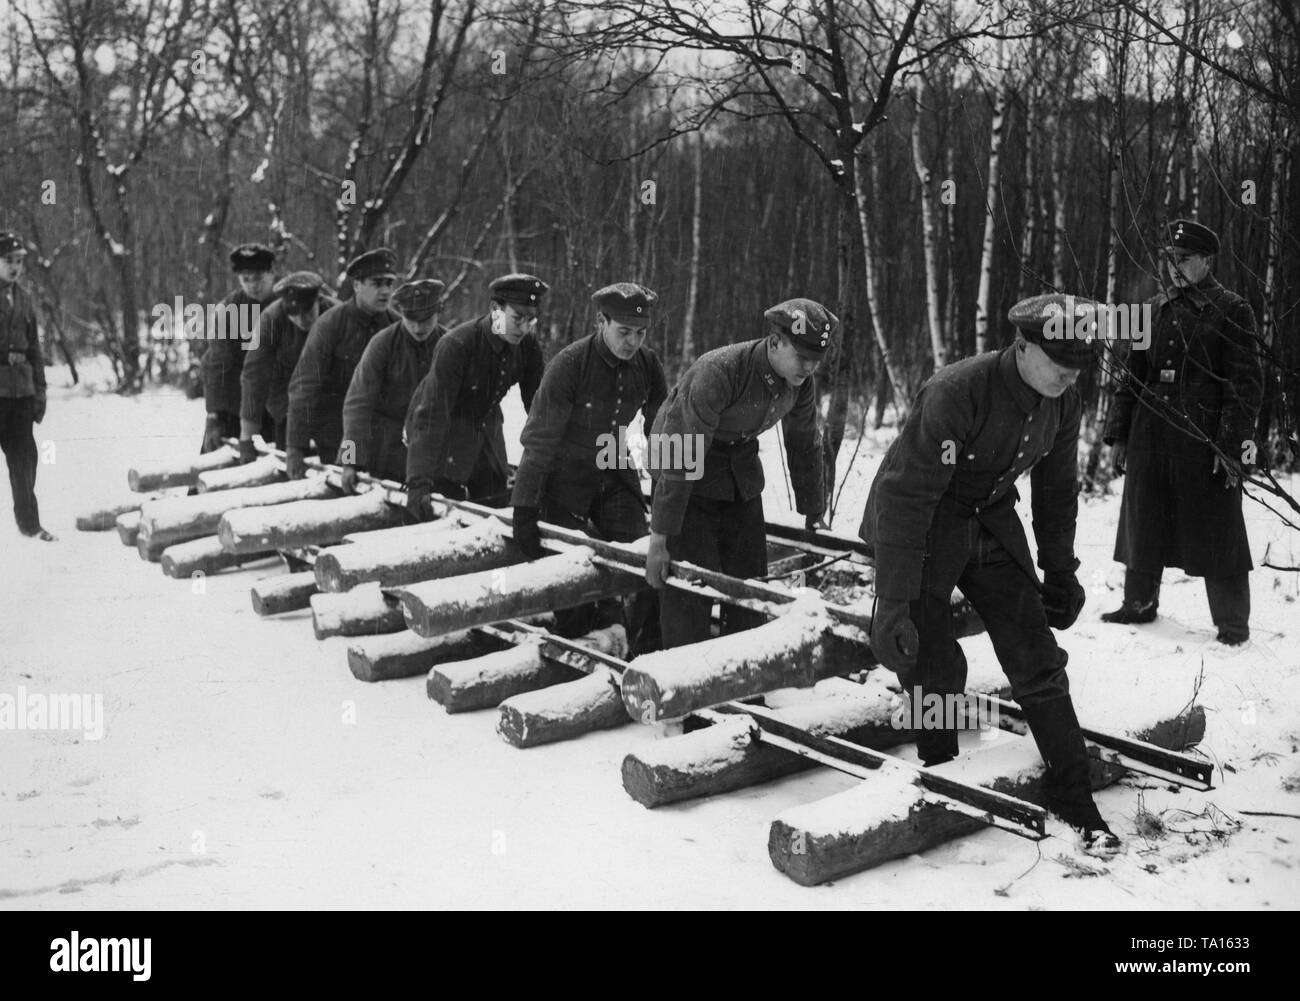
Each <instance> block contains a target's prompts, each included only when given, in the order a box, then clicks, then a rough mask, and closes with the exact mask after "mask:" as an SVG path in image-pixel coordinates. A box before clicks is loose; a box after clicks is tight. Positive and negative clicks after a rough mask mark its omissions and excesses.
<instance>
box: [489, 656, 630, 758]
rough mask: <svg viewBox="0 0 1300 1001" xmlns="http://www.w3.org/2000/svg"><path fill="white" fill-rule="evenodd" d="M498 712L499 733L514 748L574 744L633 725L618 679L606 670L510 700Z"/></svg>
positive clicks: (513, 697)
mask: <svg viewBox="0 0 1300 1001" xmlns="http://www.w3.org/2000/svg"><path fill="white" fill-rule="evenodd" d="M499 712H500V715H499V717H498V719H497V733H498V734H500V736H501V738H502V739H503V740H504V741H505V742H506V743H508V744H510V745H512V746H514V747H536V746H538V745H539V744H550V743H554V742H556V741H561V740H572V739H573V738H574V737H579V736H581V735H582V734H584V733H591V732H592V731H594V730H606V729H609V728H611V727H615V726H623V725H624V724H626V723H628V722H630V721H629V720H628V717H627V712H626V711H625V710H624V709H623V698H622V696H621V694H620V693H619V688H618V679H617V678H616V677H615V676H614V674H613V673H612V672H610V671H609V670H608V669H605V668H602V669H601V670H599V671H597V672H595V673H593V674H590V675H588V676H587V677H585V678H579V679H577V680H576V681H569V682H563V683H561V684H558V685H552V686H551V687H549V688H543V689H540V690H538V691H535V692H526V693H524V694H522V695H514V696H511V697H510V698H508V699H506V700H505V701H504V702H502V703H501V705H500V710H499Z"/></svg>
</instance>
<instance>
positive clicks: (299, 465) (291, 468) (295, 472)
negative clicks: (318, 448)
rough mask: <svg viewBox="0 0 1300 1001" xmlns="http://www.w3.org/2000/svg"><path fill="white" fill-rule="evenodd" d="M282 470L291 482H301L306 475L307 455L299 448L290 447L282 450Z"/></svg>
mask: <svg viewBox="0 0 1300 1001" xmlns="http://www.w3.org/2000/svg"><path fill="white" fill-rule="evenodd" d="M284 470H285V472H286V473H288V474H289V479H291V480H301V479H302V478H303V477H304V476H306V475H307V455H306V453H305V452H304V451H303V450H302V449H301V448H294V447H293V446H292V445H290V446H289V447H288V448H286V449H285V450H284Z"/></svg>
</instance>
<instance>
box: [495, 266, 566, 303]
mask: <svg viewBox="0 0 1300 1001" xmlns="http://www.w3.org/2000/svg"><path fill="white" fill-rule="evenodd" d="M550 288H551V286H549V285H547V284H546V282H544V281H542V280H541V279H540V278H538V277H537V276H536V275H525V274H510V275H502V276H501V277H500V278H494V279H493V280H492V283H491V284H490V285H488V290H489V291H490V292H491V293H492V298H493V299H500V300H501V301H502V302H508V303H510V305H512V306H540V305H541V304H542V296H544V295H546V293H547V292H548V291H550Z"/></svg>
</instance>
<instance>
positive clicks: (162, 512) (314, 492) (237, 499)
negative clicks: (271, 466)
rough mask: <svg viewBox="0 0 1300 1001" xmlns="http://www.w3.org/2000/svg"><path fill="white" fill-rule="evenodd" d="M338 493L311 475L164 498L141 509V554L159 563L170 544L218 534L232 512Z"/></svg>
mask: <svg viewBox="0 0 1300 1001" xmlns="http://www.w3.org/2000/svg"><path fill="white" fill-rule="evenodd" d="M337 496H338V492H337V491H335V490H334V489H333V488H332V487H331V486H330V485H329V484H327V483H326V482H325V481H324V479H320V478H316V477H309V478H308V479H305V480H294V481H292V482H290V483H272V484H271V485H270V486H265V487H243V488H241V489H238V490H220V491H217V492H216V493H208V494H196V495H195V496H193V497H162V498H159V499H158V500H152V501H149V502H148V503H146V504H145V505H144V506H143V507H142V508H140V541H141V543H142V544H143V546H144V548H142V549H141V553H140V555H141V556H143V557H144V558H145V559H148V560H152V561H154V562H155V563H156V562H157V561H158V560H159V559H160V558H161V557H162V551H163V550H164V549H166V548H167V547H168V546H174V545H176V543H178V542H189V541H190V540H191V539H201V538H203V537H204V536H205V535H216V534H217V526H218V525H220V524H221V517H222V515H224V514H226V512H228V511H234V510H237V509H239V508H244V507H263V506H266V505H272V504H288V503H290V502H291V501H301V500H312V499H321V500H324V499H325V498H327V497H337ZM261 548H263V549H264V548H266V547H261Z"/></svg>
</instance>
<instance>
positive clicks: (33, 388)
mask: <svg viewBox="0 0 1300 1001" xmlns="http://www.w3.org/2000/svg"><path fill="white" fill-rule="evenodd" d="M26 256H27V248H26V247H24V246H23V241H22V240H21V239H20V238H19V237H18V236H17V234H15V233H10V232H0V451H3V452H4V456H5V463H6V464H7V465H8V467H9V488H10V490H11V492H12V493H13V498H14V520H15V521H17V522H18V531H20V532H22V534H23V535H26V536H28V537H30V538H34V539H40V540H41V541H43V542H53V541H54V540H55V537H54V535H53V534H51V533H50V532H47V531H46V530H45V529H44V528H42V527H41V516H40V509H39V507H38V506H37V503H36V465H37V452H36V439H35V438H34V437H33V436H32V425H33V424H39V423H40V422H41V421H43V420H44V419H45V358H44V356H43V355H42V354H41V339H40V336H39V335H38V333H37V329H36V307H35V305H34V304H33V303H32V297H31V296H30V295H29V294H28V292H27V290H26V289H25V288H23V287H22V286H21V285H19V284H18V278H19V276H20V275H21V274H22V271H23V260H24V258H26Z"/></svg>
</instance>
